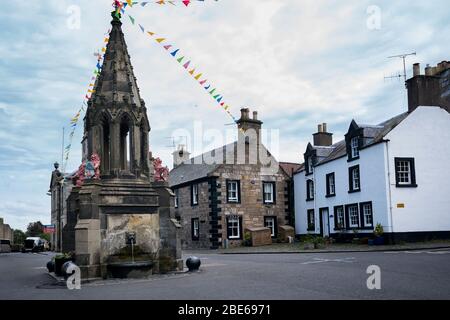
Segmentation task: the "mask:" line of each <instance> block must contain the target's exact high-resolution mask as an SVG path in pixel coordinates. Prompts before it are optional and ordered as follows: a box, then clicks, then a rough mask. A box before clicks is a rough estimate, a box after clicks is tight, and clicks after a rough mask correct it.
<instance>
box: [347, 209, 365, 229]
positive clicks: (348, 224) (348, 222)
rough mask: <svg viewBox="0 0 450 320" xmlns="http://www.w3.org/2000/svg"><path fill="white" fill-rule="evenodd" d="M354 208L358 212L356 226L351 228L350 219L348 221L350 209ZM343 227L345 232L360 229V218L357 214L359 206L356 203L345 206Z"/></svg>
mask: <svg viewBox="0 0 450 320" xmlns="http://www.w3.org/2000/svg"><path fill="white" fill-rule="evenodd" d="M351 207H356V210H358V226H356V227H352V226H351V219H350V210H349V209H350V208H351ZM345 225H346V229H347V230H353V229H360V228H361V216H360V213H359V204H358V203H351V204H346V205H345Z"/></svg>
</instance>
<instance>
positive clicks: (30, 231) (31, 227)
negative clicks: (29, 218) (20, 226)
mask: <svg viewBox="0 0 450 320" xmlns="http://www.w3.org/2000/svg"><path fill="white" fill-rule="evenodd" d="M43 233H44V225H43V224H42V222H40V221H37V222H31V223H30V224H28V227H27V232H26V236H27V237H39V236H40V235H41V234H43Z"/></svg>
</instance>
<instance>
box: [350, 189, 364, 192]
mask: <svg viewBox="0 0 450 320" xmlns="http://www.w3.org/2000/svg"><path fill="white" fill-rule="evenodd" d="M357 192H361V189H357V190H348V193H357Z"/></svg>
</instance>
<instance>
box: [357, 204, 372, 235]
mask: <svg viewBox="0 0 450 320" xmlns="http://www.w3.org/2000/svg"><path fill="white" fill-rule="evenodd" d="M366 205H370V212H371V216H372V225H371V226H366V221H365V217H364V210H363V208H364V206H366ZM359 226H360V227H361V229H366V230H373V229H374V228H375V222H374V220H373V204H372V201H366V202H361V203H360V204H359Z"/></svg>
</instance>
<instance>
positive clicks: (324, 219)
mask: <svg viewBox="0 0 450 320" xmlns="http://www.w3.org/2000/svg"><path fill="white" fill-rule="evenodd" d="M319 214H320V235H321V236H322V237H329V236H330V217H329V212H328V208H322V209H320V210H319Z"/></svg>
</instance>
